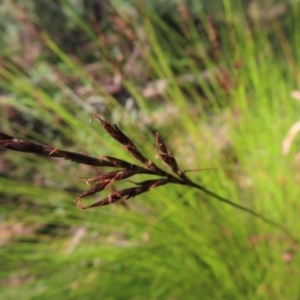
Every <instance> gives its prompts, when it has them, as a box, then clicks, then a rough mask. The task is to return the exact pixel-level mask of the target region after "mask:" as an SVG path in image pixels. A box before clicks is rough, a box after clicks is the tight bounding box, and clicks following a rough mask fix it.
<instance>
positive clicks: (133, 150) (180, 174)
mask: <svg viewBox="0 0 300 300" xmlns="http://www.w3.org/2000/svg"><path fill="white" fill-rule="evenodd" d="M91 118H96V119H97V120H98V121H99V123H100V124H101V125H102V127H103V128H104V130H105V131H106V132H107V133H108V134H109V135H110V136H111V137H112V138H114V139H115V140H116V141H118V142H119V143H120V144H122V145H123V146H124V148H125V149H126V150H127V151H128V152H129V153H130V154H131V155H132V156H133V157H134V158H135V159H136V160H138V161H139V162H140V163H141V164H142V165H136V164H132V163H129V162H127V161H125V160H123V159H119V158H116V157H112V156H106V155H104V156H101V157H99V158H95V157H91V156H87V155H83V154H80V153H76V152H70V151H64V150H59V149H57V148H54V147H51V146H44V145H39V144H36V143H32V142H26V141H22V140H19V139H16V138H14V137H12V136H10V135H7V134H5V133H1V132H0V149H1V148H5V149H10V150H14V151H20V152H28V153H34V154H39V155H44V156H48V157H49V156H50V157H59V158H64V159H67V160H70V161H73V162H76V163H79V164H86V165H90V166H94V167H111V168H113V169H115V170H113V171H109V172H105V173H103V174H101V175H99V176H97V177H95V178H90V179H84V180H83V181H84V182H85V183H86V184H88V185H90V184H91V183H95V185H93V186H92V187H91V188H89V189H88V190H86V191H84V192H83V193H82V194H80V195H79V196H77V197H76V200H75V202H76V204H77V206H78V207H80V208H81V209H89V208H93V207H97V206H103V205H108V204H111V203H115V202H118V201H121V200H125V201H126V200H128V199H130V198H133V197H135V196H138V195H140V194H143V193H145V192H148V191H149V190H151V189H153V188H156V187H159V186H162V185H166V184H180V185H184V186H189V187H192V188H196V189H198V190H200V191H202V192H203V193H205V194H207V195H209V196H211V197H213V198H215V199H217V200H219V201H221V202H224V203H226V204H229V205H231V206H234V207H236V208H238V209H240V210H243V211H245V212H247V213H249V214H251V215H252V216H254V217H256V218H260V219H262V220H263V221H264V222H266V223H269V224H271V225H272V226H274V227H277V228H280V229H281V230H282V231H283V232H285V233H286V234H287V235H289V236H290V237H291V235H290V233H289V231H288V230H287V229H286V228H284V227H283V226H282V225H280V224H278V223H276V222H274V221H272V220H270V219H268V218H266V217H264V216H262V215H261V214H258V213H256V212H254V211H252V210H251V209H248V208H246V207H244V206H241V205H239V204H237V203H235V202H232V201H230V200H228V199H226V198H224V197H222V196H220V195H218V194H216V193H214V192H213V191H211V190H208V189H207V188H205V187H204V186H202V185H199V184H197V183H195V182H193V181H192V180H191V179H190V178H189V177H188V176H187V175H186V172H184V171H182V170H181V169H180V168H179V167H178V164H177V161H176V159H175V157H174V155H173V153H172V152H171V151H170V150H169V149H168V148H167V146H166V144H165V143H164V142H163V140H162V139H161V137H160V135H159V133H156V148H157V150H158V153H157V154H156V158H160V159H162V161H163V162H164V164H165V165H166V166H168V167H169V168H170V169H171V170H172V173H170V172H167V171H165V170H163V169H161V168H160V167H158V166H157V165H156V164H155V163H154V162H153V161H151V160H149V159H147V158H146V157H145V156H144V155H143V154H142V153H141V152H140V151H139V149H138V148H137V147H136V146H135V144H134V143H133V142H132V140H131V139H130V138H129V137H127V136H126V135H125V134H124V133H123V132H122V131H121V130H120V129H119V128H118V126H117V125H111V124H109V123H107V122H105V121H104V120H103V119H101V118H100V117H99V116H98V115H95V114H93V115H91ZM139 174H147V175H154V176H155V179H152V180H145V181H141V182H136V183H133V186H132V187H129V188H125V189H121V190H119V191H114V192H112V193H110V194H109V195H108V196H107V197H106V198H103V199H101V200H99V201H97V202H95V203H93V204H91V205H88V206H84V205H82V199H83V198H85V197H87V196H91V195H94V194H96V193H98V192H101V191H103V190H104V189H105V188H107V187H108V186H110V185H112V184H114V183H115V182H117V181H122V180H124V179H128V178H130V177H132V176H134V175H139ZM291 238H292V239H293V240H296V239H295V238H293V237H291Z"/></svg>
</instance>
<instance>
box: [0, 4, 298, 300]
mask: <svg viewBox="0 0 300 300" xmlns="http://www.w3.org/2000/svg"><path fill="white" fill-rule="evenodd" d="M224 3H225V4H227V5H228V3H229V2H228V1H227V2H226V1H224ZM67 8H68V7H66V9H67ZM231 11H232V8H230V7H228V6H225V12H226V19H227V22H231V24H232V23H234V25H231V26H223V28H221V29H220V31H218V32H219V34H220V39H221V41H222V42H221V44H222V51H221V57H220V61H219V62H215V61H214V59H213V58H211V57H210V58H209V55H208V53H207V52H206V51H207V49H206V48H205V47H204V46H203V44H205V42H206V43H208V44H209V42H208V41H207V39H206V40H204V38H203V37H199V36H198V35H197V34H196V31H195V28H194V27H193V25H192V24H190V25H189V27H188V28H187V29H186V30H188V32H189V33H190V35H186V36H185V37H184V36H181V35H178V34H176V33H174V32H172V29H171V28H168V27H167V26H166V25H163V24H161V22H162V21H161V20H158V19H157V16H155V15H154V14H153V12H151V11H149V10H145V11H144V15H142V18H141V19H142V20H141V21H142V27H141V25H140V23H138V22H137V21H136V23H134V24H133V28H134V30H136V31H138V30H141V28H142V29H143V30H144V33H145V35H144V36H142V37H140V40H137V41H136V43H137V44H139V45H145V44H146V43H147V45H148V47H145V46H144V47H142V48H141V51H142V53H143V56H142V57H141V58H140V60H138V61H137V65H138V66H139V67H140V68H141V67H142V69H144V72H145V74H147V77H148V78H151V80H156V79H160V78H165V77H167V78H169V80H170V84H169V86H168V87H167V89H166V92H165V94H164V95H163V97H160V98H159V97H157V99H159V100H156V99H145V98H144V97H143V96H142V95H141V86H142V85H143V84H144V83H145V82H144V81H143V79H141V78H138V77H134V76H132V75H131V74H124V85H125V86H126V87H127V88H128V89H129V90H130V91H131V92H132V94H134V95H136V96H137V101H138V103H139V105H140V107H141V109H140V110H139V111H136V113H135V114H133V113H132V111H127V110H126V109H122V108H120V106H119V105H118V104H117V103H116V101H115V100H113V99H111V97H110V98H105V97H106V96H107V95H106V94H105V93H104V92H103V89H102V88H101V86H99V85H97V83H96V82H95V81H93V78H92V77H91V76H90V75H89V74H88V72H86V71H85V69H84V68H82V66H81V65H80V64H79V63H78V62H76V61H74V60H73V59H72V58H70V57H68V56H66V55H65V54H64V53H62V52H61V51H60V49H59V48H58V47H57V45H55V44H54V43H52V41H51V38H50V37H48V36H47V35H46V33H43V37H44V38H45V44H46V45H47V46H48V47H49V48H50V49H51V50H52V51H53V53H54V54H56V55H57V57H59V58H60V60H61V61H60V65H59V66H60V67H61V68H62V69H63V72H65V73H64V74H66V75H65V77H63V78H60V83H61V84H60V85H58V84H56V82H58V81H59V79H58V78H57V77H55V76H54V75H53V74H54V73H53V74H52V73H51V72H53V71H51V70H52V69H51V65H50V64H49V63H48V62H47V61H41V62H39V63H37V64H36V65H35V66H34V67H33V68H32V70H31V71H30V74H32V75H31V76H29V77H26V76H24V75H22V74H21V73H18V72H17V70H15V69H14V68H13V66H10V65H7V66H6V68H2V69H1V70H0V74H1V75H0V76H1V78H2V79H1V83H0V84H1V86H2V88H3V89H4V90H5V91H6V93H7V94H6V95H5V96H2V98H1V99H0V105H1V107H3V109H1V113H0V122H1V123H0V124H1V130H2V131H4V132H6V133H7V134H11V135H13V136H16V137H17V138H20V139H25V138H26V139H29V140H32V141H35V142H39V143H46V144H50V145H52V146H55V147H57V148H62V149H65V150H70V151H77V152H82V153H88V154H89V155H92V156H100V155H114V156H116V157H123V158H126V159H127V160H129V161H130V160H131V161H132V162H134V159H133V158H132V157H128V155H126V153H125V151H124V149H122V148H121V147H120V146H119V145H118V144H117V143H116V142H114V141H112V140H111V138H110V137H109V136H108V135H107V134H105V133H104V131H103V130H102V128H101V127H100V126H99V124H98V123H97V122H93V123H89V114H90V113H101V111H93V106H92V105H91V104H90V102H89V98H84V96H78V95H76V92H74V91H73V90H72V88H70V90H68V76H72V75H74V74H76V75H75V77H76V78H77V80H78V82H79V83H80V84H81V85H82V86H85V87H86V86H88V87H89V86H90V87H92V89H93V90H94V91H95V94H96V95H97V96H98V97H99V101H104V100H101V99H103V98H105V99H106V100H105V102H103V103H105V111H104V112H103V113H102V115H104V117H106V118H108V120H109V121H112V122H118V126H119V127H120V128H122V130H123V129H124V131H125V132H126V134H128V136H130V137H131V138H132V139H133V140H134V141H135V142H136V143H137V144H138V145H139V146H140V147H141V149H142V150H143V152H144V153H146V154H147V155H148V156H149V157H150V158H151V159H155V158H154V157H155V140H154V135H153V134H152V133H151V132H152V129H154V130H159V132H160V134H161V135H162V136H163V137H164V138H165V140H166V142H167V144H168V145H169V147H170V148H172V150H173V151H174V153H175V155H176V157H177V159H178V161H179V163H180V165H181V167H182V168H183V169H199V168H209V167H214V168H217V170H215V171H202V172H193V173H190V176H191V177H192V179H193V180H194V181H196V182H198V183H202V184H204V185H205V186H206V187H207V188H208V189H210V190H213V191H215V192H216V193H218V194H220V195H222V196H224V197H226V198H228V199H230V200H232V201H234V202H236V203H238V204H240V205H243V206H246V207H248V208H250V209H252V210H255V211H256V212H259V213H261V214H263V215H264V216H266V217H268V218H270V219H273V220H274V221H276V222H278V223H280V224H282V225H283V226H285V227H286V228H287V229H288V230H289V231H290V233H291V234H292V235H293V236H294V237H296V238H298V233H299V231H300V222H299V218H298V215H299V212H300V203H299V196H298V194H299V193H298V190H297V186H298V184H299V183H298V177H297V174H298V170H297V166H296V164H295V162H294V156H295V155H296V153H297V151H298V149H297V144H298V143H299V142H298V143H297V139H296V141H295V144H293V145H292V150H291V154H290V155H288V156H286V157H284V156H283V155H282V151H281V147H282V142H283V140H284V138H285V136H286V134H287V132H288V130H289V128H290V127H291V126H292V125H293V124H294V123H295V122H296V121H298V120H299V113H298V112H299V111H300V105H299V103H297V102H296V101H295V100H293V99H292V98H291V97H290V96H289V94H290V92H291V91H292V90H295V89H297V88H298V89H299V79H298V78H297V75H296V73H295V65H294V64H295V63H296V65H297V63H298V65H299V61H300V57H299V55H300V54H299V51H298V53H297V51H296V50H297V49H299V47H300V41H299V37H298V35H297V28H299V25H300V24H297V23H299V21H298V20H299V7H298V6H296V5H295V6H294V7H293V10H291V11H292V12H290V13H288V15H287V16H286V17H285V18H284V19H283V20H280V22H279V21H278V20H272V21H270V23H269V25H268V26H264V25H261V24H256V25H255V26H254V27H253V28H251V29H247V30H246V26H245V20H244V17H243V16H242V15H241V14H239V15H234V18H233V15H231ZM70 15H71V16H72V14H70ZM73 16H74V15H73ZM233 20H234V21H233ZM205 24H206V23H205ZM225 24H226V23H225ZM266 27H267V28H266ZM86 30H90V29H86ZM168 33H169V34H168ZM229 33H230V34H229ZM230 35H231V38H233V39H234V40H235V44H234V46H233V45H232V43H231V40H230ZM91 38H92V36H91ZM121 42H122V43H125V42H124V40H122V39H121V38H120V43H121ZM168 45H173V47H174V45H176V47H174V49H172V48H171V47H169V46H168ZM99 47H100V46H99ZM202 47H204V49H202ZM168 49H169V50H168ZM124 51H125V50H124ZM188 51H190V52H188ZM188 53H191V54H190V55H188ZM197 59H198V60H200V59H202V60H201V63H202V64H203V65H205V66H206V67H207V68H214V67H219V66H223V67H224V68H227V69H228V72H229V73H228V74H229V75H228V77H230V80H231V81H232V82H233V85H232V88H231V89H230V90H229V92H228V93H226V92H225V91H224V89H222V88H221V87H220V84H219V83H218V81H217V80H215V79H213V80H212V82H211V84H208V83H207V82H205V81H204V80H203V79H202V78H201V77H200V76H199V71H200V70H199V69H198V68H197ZM203 59H205V60H204V61H203ZM241 60H242V61H243V65H242V66H241V67H240V68H234V64H235V63H237V62H238V61H241ZM49 65H50V67H49V69H48V70H49V73H47V74H44V73H43V72H40V71H39V70H40V69H39V68H42V67H48V66H49ZM103 65H104V68H105V70H106V71H107V72H114V71H113V70H114V67H113V66H114V65H113V64H111V63H110V61H109V60H104V61H103ZM187 73H190V74H194V76H195V77H196V82H197V83H198V85H199V86H200V87H201V88H202V89H203V91H204V92H205V95H206V97H202V96H200V93H199V92H198V91H199V88H197V87H196V85H195V84H191V83H186V84H183V85H179V84H178V82H177V78H178V76H180V75H183V74H187ZM51 74H52V75H51ZM109 74H110V73H109ZM51 76H54V78H55V79H54V80H53V81H51V78H53V77H51ZM34 79H35V80H34ZM64 80H65V81H66V83H65V84H64ZM63 87H64V88H63ZM101 97H103V98H101ZM161 99H163V101H162V100H161ZM8 107H13V108H14V109H15V110H16V111H17V112H18V113H19V116H21V118H22V119H23V121H22V120H21V119H20V117H19V119H16V120H14V121H11V119H10V117H9V116H8V114H7V109H8ZM167 108H168V109H167ZM171 108H172V109H173V110H171ZM174 111H175V113H174ZM24 124H26V126H24ZM1 157H3V158H4V159H5V164H4V167H3V168H2V170H1V177H0V195H1V202H2V203H3V204H1V206H0V211H1V227H0V231H1V233H0V235H1V236H2V237H3V238H2V240H1V244H0V246H1V251H0V260H1V274H0V289H1V295H0V299H16V298H20V297H21V298H22V299H41V298H44V299H57V298H64V299H95V298H101V299H112V300H115V299H118V300H119V299H170V300H171V299H199V298H201V299H230V300H232V299H251V300H252V299H298V298H299V294H300V288H299V284H298V278H299V276H300V271H299V267H298V266H299V263H300V256H299V253H298V252H297V247H296V245H295V243H294V242H292V241H291V239H290V238H289V237H287V236H286V234H285V233H283V232H281V231H280V230H278V229H276V228H274V227H272V226H270V225H268V224H265V223H264V222H262V221H261V220H258V219H255V218H254V217H253V216H250V215H248V214H245V213H244V212H242V211H239V210H237V209H236V208H234V207H231V206H228V205H226V204H223V203H221V202H219V201H217V200H215V199H213V198H211V197H209V196H207V195H205V194H203V193H200V192H198V191H196V190H192V189H190V188H188V189H187V188H184V187H181V186H175V185H174V186H166V187H160V188H158V189H154V190H152V191H151V192H149V193H146V194H142V195H141V196H139V197H136V198H134V199H131V200H130V201H129V202H128V205H129V208H126V207H124V206H122V205H110V206H107V207H102V208H98V209H94V210H90V211H80V210H78V209H77V208H76V206H75V204H74V203H73V200H74V199H75V197H76V195H77V194H79V193H80V191H81V190H84V189H85V186H84V184H83V183H81V182H80V179H81V178H89V177H93V176H94V175H95V174H97V172H98V171H99V170H95V169H92V168H89V167H82V166H79V165H76V164H74V163H71V162H62V161H60V160H56V159H45V158H42V157H34V156H33V155H30V154H22V153H17V152H1ZM136 181H139V180H138V178H137V180H136ZM126 184H127V183H124V185H126ZM120 186H122V184H120ZM97 197H100V196H95V197H94V199H93V200H95V198H96V199H97ZM90 201H91V200H90ZM86 202H88V199H87V200H85V203H86ZM82 230H83V232H84V233H83V235H82V236H81V237H80V238H79V241H78V242H76V236H78V235H79V236H80V232H81V231H82Z"/></svg>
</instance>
